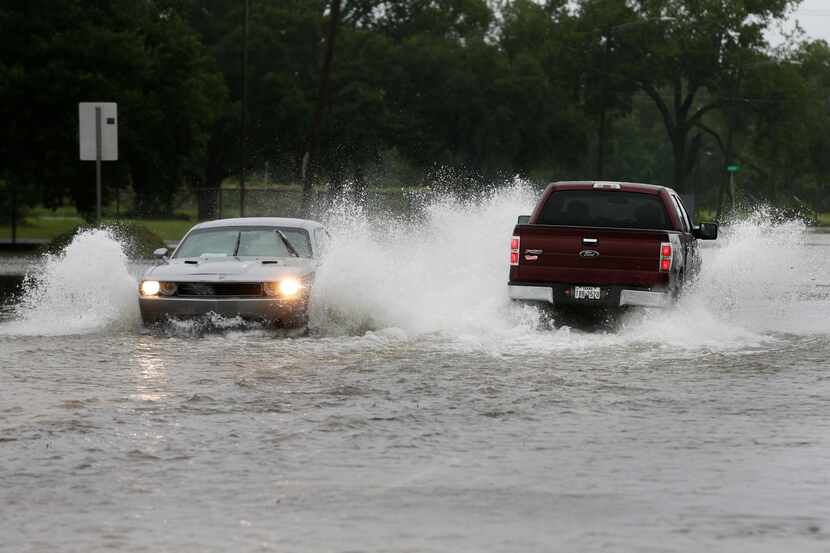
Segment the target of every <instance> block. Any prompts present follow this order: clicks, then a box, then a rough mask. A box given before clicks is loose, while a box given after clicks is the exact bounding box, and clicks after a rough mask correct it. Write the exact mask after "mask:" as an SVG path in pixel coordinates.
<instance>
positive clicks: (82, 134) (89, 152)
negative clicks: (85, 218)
mask: <svg viewBox="0 0 830 553" xmlns="http://www.w3.org/2000/svg"><path fill="white" fill-rule="evenodd" d="M78 142H79V145H80V157H81V161H94V162H95V216H96V222H97V224H99V225H100V224H101V162H102V161H118V104H116V103H114V102H81V103H79V104H78Z"/></svg>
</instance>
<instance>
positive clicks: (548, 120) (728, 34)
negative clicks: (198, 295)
mask: <svg viewBox="0 0 830 553" xmlns="http://www.w3.org/2000/svg"><path fill="white" fill-rule="evenodd" d="M248 2H249V5H250V17H249V32H248V39H247V44H248V52H249V56H248V66H247V75H248V77H247V90H248V93H247V104H246V115H247V120H248V121H249V122H250V124H249V125H248V129H247V134H246V140H247V152H248V154H247V157H246V161H245V163H246V169H247V170H248V171H262V170H264V169H265V167H266V166H267V168H268V171H269V173H270V174H271V175H272V176H275V177H277V178H279V179H281V180H295V179H299V178H300V173H301V168H302V162H303V156H304V154H305V152H306V151H307V150H308V145H309V137H310V135H311V134H312V133H313V132H318V134H319V136H317V141H318V142H319V152H318V155H316V156H315V157H316V158H317V159H316V160H315V161H314V163H313V165H314V167H313V171H314V174H315V175H316V178H317V179H318V180H320V181H321V182H328V183H331V184H332V186H334V187H338V186H340V185H342V184H343V183H344V182H346V181H351V182H353V183H354V184H355V185H356V186H357V187H359V186H361V185H364V184H365V183H366V182H367V179H369V178H370V175H376V174H378V171H381V172H382V171H383V168H384V167H387V168H388V164H389V163H390V161H389V160H395V161H394V163H396V164H397V165H399V166H400V165H403V166H405V167H406V168H407V170H406V171H403V172H400V171H398V172H397V173H396V174H406V175H408V177H407V178H409V179H411V180H412V182H410V184H417V183H418V182H422V181H423V180H424V179H426V178H427V176H428V175H429V174H431V173H434V172H435V170H436V168H451V169H453V170H455V171H461V172H462V173H463V174H467V175H472V176H474V177H475V179H474V180H479V181H482V180H488V179H491V178H493V177H494V176H497V175H508V174H516V173H518V174H523V175H528V176H533V177H536V178H544V179H548V178H591V177H593V176H594V172H595V160H597V159H598V158H599V159H602V158H603V157H604V163H605V165H606V167H605V169H604V173H605V174H606V175H607V176H608V177H609V178H614V179H620V180H623V179H628V180H645V181H651V182H661V183H664V184H668V185H673V186H675V187H676V188H678V189H679V190H681V191H689V190H695V191H697V192H698V193H700V194H702V195H703V196H704V197H705V198H706V199H707V201H708V202H709V203H710V204H718V203H720V200H721V198H720V197H719V196H720V195H721V189H722V184H723V183H724V182H725V172H724V170H723V168H724V167H725V165H726V164H727V163H731V162H736V161H737V162H740V163H742V164H743V165H744V166H745V167H746V168H747V171H746V173H744V174H742V175H741V176H742V178H743V179H744V180H745V183H746V184H747V185H748V186H749V190H750V192H751V194H753V195H754V196H758V197H766V198H769V199H771V200H772V201H785V200H787V198H791V197H793V196H797V197H799V198H803V199H805V200H806V201H809V202H811V203H813V204H816V205H817V204H821V203H822V202H824V201H825V199H824V198H826V195H827V186H826V184H825V183H826V177H825V175H827V174H828V171H827V169H828V163H830V162H828V159H830V157H828V155H827V153H828V152H829V151H830V149H829V148H830V142H828V140H829V139H828V138H827V137H828V136H830V133H828V130H830V113H828V111H829V108H828V104H827V97H828V92H830V50H829V49H828V45H827V44H826V43H824V42H821V41H818V42H802V43H801V44H798V45H797V47H796V48H795V49H794V50H791V51H784V52H783V53H781V52H777V53H773V51H772V50H771V49H770V47H769V45H768V44H767V42H766V36H767V29H768V28H769V27H770V26H771V25H772V24H774V23H775V22H776V21H779V20H781V19H782V18H783V17H785V16H786V15H787V14H788V13H789V11H790V10H792V9H793V8H794V7H795V6H796V5H797V4H798V0H630V1H626V2H622V1H619V0H580V1H578V2H570V1H567V0H547V1H537V0H512V1H505V2H501V3H496V2H492V1H489V2H488V1H487V0H431V1H425V0H342V1H341V4H340V7H341V8H342V10H341V14H340V17H339V19H338V20H337V22H336V23H337V39H336V42H335V48H334V55H333V61H332V64H331V73H330V78H329V82H328V84H327V85H325V86H323V87H321V82H320V81H321V66H322V64H323V61H324V57H325V55H324V54H325V51H326V48H325V47H326V40H327V38H326V37H327V31H326V29H327V24H328V23H329V22H330V21H331V16H332V10H331V8H332V5H333V4H332V3H331V0H281V1H279V2H275V1H272V0H248ZM244 4H245V3H244V2H241V1H239V0H141V1H139V2H135V1H132V2H130V1H127V0H107V1H104V2H96V3H89V2H83V1H81V0H67V1H64V2H57V3H55V2H46V1H45V0H28V1H23V0H10V1H8V2H5V3H4V5H3V7H0V31H2V34H0V110H2V116H3V118H4V120H5V122H6V124H5V125H4V126H3V127H1V128H0V129H1V130H0V133H1V134H0V140H2V142H3V144H4V148H3V149H0V187H5V188H6V189H10V187H12V186H14V187H15V190H19V192H20V193H19V195H18V197H19V198H22V200H21V201H23V202H24V203H35V202H41V203H44V204H46V205H58V204H60V203H62V202H63V201H64V199H65V198H67V197H69V198H71V199H72V201H74V202H75V204H76V205H77V206H78V207H79V208H80V209H82V210H84V211H89V210H90V208H91V206H92V204H93V186H92V183H93V182H94V178H93V174H92V171H93V168H92V164H82V163H80V162H78V161H77V159H76V158H77V137H76V133H77V121H76V119H77V115H76V114H77V102H79V101H85V100H96V99H100V100H110V101H117V102H118V103H119V113H120V130H121V154H122V160H121V161H119V162H118V163H115V164H107V165H106V166H105V169H106V171H107V174H106V182H107V183H108V185H109V187H108V190H107V193H108V194H112V193H113V189H114V187H116V186H119V187H122V188H125V187H131V188H132V190H133V191H134V193H135V196H136V198H137V205H138V207H139V209H140V210H142V211H143V212H145V213H161V212H165V211H170V210H171V209H172V206H173V203H174V198H175V195H176V193H177V191H178V190H179V189H180V188H182V187H187V186H190V187H191V188H193V189H216V188H217V187H218V186H219V185H220V184H221V182H222V181H223V180H225V179H226V178H228V177H233V176H235V175H237V174H239V172H240V169H241V164H242V163H243V161H242V155H241V151H240V145H241V136H242V132H241V131H242V129H241V121H242V89H243V87H242V74H243V72H242V51H243V47H244V43H245V33H244ZM321 91H324V93H325V94H326V96H327V101H326V102H324V104H325V105H324V111H323V113H322V114H321V118H320V122H321V123H320V128H319V129H318V130H317V131H315V130H314V127H315V123H314V121H315V117H316V115H315V112H316V110H317V106H320V105H321V103H320V97H321ZM318 111H319V110H318ZM600 148H602V151H600ZM598 152H599V156H598ZM385 164H386V165H385ZM389 174H391V173H389ZM208 207H209V206H206V209H205V211H204V213H203V215H205V216H207V215H209V214H210V210H209V209H208Z"/></svg>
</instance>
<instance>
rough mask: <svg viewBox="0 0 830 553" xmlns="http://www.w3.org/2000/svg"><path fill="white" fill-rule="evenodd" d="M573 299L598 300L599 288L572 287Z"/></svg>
mask: <svg viewBox="0 0 830 553" xmlns="http://www.w3.org/2000/svg"><path fill="white" fill-rule="evenodd" d="M574 299H577V300H598V299H600V288H599V286H574Z"/></svg>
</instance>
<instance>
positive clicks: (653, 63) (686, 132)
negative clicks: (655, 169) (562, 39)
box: [631, 0, 799, 190]
mask: <svg viewBox="0 0 830 553" xmlns="http://www.w3.org/2000/svg"><path fill="white" fill-rule="evenodd" d="M798 3H799V0H636V1H634V2H633V3H632V4H631V5H632V7H633V9H634V11H635V13H636V16H637V18H638V19H639V20H641V21H646V20H652V21H665V22H666V23H665V24H661V25H653V26H649V25H642V26H641V30H640V31H638V33H637V35H638V36H637V40H636V41H632V43H631V48H633V49H634V50H635V51H636V52H637V53H638V57H639V59H640V60H641V62H640V63H639V64H638V65H637V66H636V67H634V68H633V69H634V70H633V72H632V74H631V78H632V79H633V80H634V81H635V82H636V83H637V86H638V87H639V88H640V89H641V90H642V91H643V92H645V93H646V94H647V95H648V96H649V97H650V98H651V99H652V101H653V102H654V104H655V106H656V107H657V109H658V110H659V111H660V114H661V117H662V119H663V124H664V127H665V130H666V134H667V136H668V138H669V141H670V142H671V145H672V154H673V160H674V170H673V173H674V174H673V183H672V184H673V185H674V186H675V187H676V188H677V189H678V190H683V189H684V188H685V182H686V178H687V177H688V175H689V173H690V172H691V170H692V167H693V166H694V161H695V159H696V157H697V154H698V152H697V150H696V147H695V145H694V143H692V142H691V140H690V138H691V135H692V131H693V129H694V128H695V126H696V125H697V124H698V123H700V122H701V121H703V118H704V117H705V116H706V115H707V114H709V113H711V112H712V111H714V110H716V109H717V108H719V107H720V106H722V105H723V102H724V99H723V98H722V97H721V96H720V94H721V93H722V90H723V79H724V78H725V77H726V76H728V75H730V74H734V72H735V70H736V68H737V67H739V66H740V65H741V64H742V63H743V60H746V59H753V58H755V57H757V56H758V55H759V54H760V53H762V52H763V51H764V49H765V48H766V46H767V44H766V40H765V38H764V31H765V30H766V29H767V28H768V26H769V25H770V24H771V22H772V21H774V20H777V19H781V18H782V17H783V16H784V15H785V14H786V13H787V10H788V9H789V8H791V7H793V6H795V5H797V4H798Z"/></svg>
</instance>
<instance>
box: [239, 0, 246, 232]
mask: <svg viewBox="0 0 830 553" xmlns="http://www.w3.org/2000/svg"><path fill="white" fill-rule="evenodd" d="M247 108H248V0H245V36H244V39H243V45H242V166H241V167H240V172H239V216H240V217H244V216H245V166H246V165H247V162H248V117H247V113H246V112H247Z"/></svg>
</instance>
